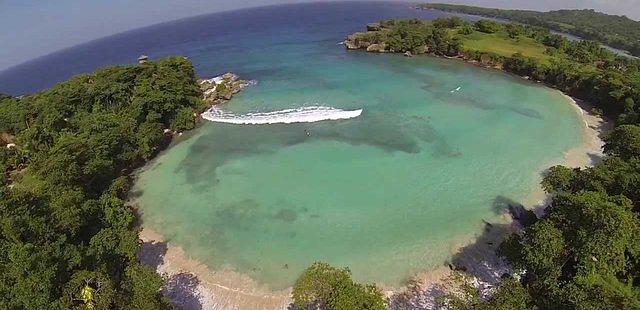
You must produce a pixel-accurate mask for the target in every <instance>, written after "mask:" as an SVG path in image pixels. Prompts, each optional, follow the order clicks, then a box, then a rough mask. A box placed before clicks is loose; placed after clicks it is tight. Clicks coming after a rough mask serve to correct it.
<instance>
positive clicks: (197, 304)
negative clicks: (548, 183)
mask: <svg viewBox="0 0 640 310" xmlns="http://www.w3.org/2000/svg"><path fill="white" fill-rule="evenodd" d="M467 63H469V62H467ZM470 64H473V63H470ZM500 71H501V72H504V71H503V70H500ZM507 74H508V73H507ZM547 87H548V86H547ZM551 89H553V88H551ZM553 90H554V91H558V90H556V89H553ZM558 92H560V91H558ZM560 93H561V92H560ZM561 94H562V96H564V97H565V99H566V100H567V102H568V103H569V104H571V106H572V107H573V108H574V110H575V112H576V114H577V115H578V117H579V119H580V120H581V121H582V126H581V127H582V143H581V144H579V145H577V146H576V147H573V148H571V149H569V150H568V151H567V152H565V154H564V156H563V158H561V159H558V160H555V161H552V162H550V163H545V164H544V165H543V166H541V167H540V169H539V171H541V172H542V171H545V170H546V169H547V168H548V167H551V166H553V165H565V166H569V167H587V166H591V165H593V164H595V163H596V162H597V161H598V159H599V158H601V157H602V156H603V153H602V146H603V144H604V142H603V141H602V139H601V136H602V134H604V133H606V132H607V131H608V130H610V129H611V128H612V122H611V121H608V120H606V119H605V118H604V117H602V116H599V115H596V114H594V113H592V105H590V104H589V103H587V102H584V101H582V100H579V99H576V98H573V97H570V96H568V95H566V94H564V93H561ZM521 202H522V204H523V205H524V206H525V207H526V208H527V209H535V210H543V209H544V208H545V207H546V206H547V205H548V195H547V194H546V193H544V191H543V190H542V188H541V187H540V186H539V185H537V186H536V188H534V189H533V190H532V192H531V193H530V194H528V195H527V196H525V197H524V198H523V199H522V200H521ZM140 226H141V228H142V230H141V232H140V236H139V238H140V239H141V240H142V242H143V243H142V246H141V248H140V253H139V256H140V260H141V261H142V262H143V263H145V264H147V265H149V266H151V267H152V268H154V269H155V270H156V272H158V273H160V274H163V275H165V276H166V277H167V278H168V282H167V285H166V286H165V289H164V290H163V293H164V294H165V296H167V297H169V298H170V299H171V300H172V303H173V304H174V305H175V306H177V307H179V308H180V309H187V310H190V309H287V307H288V306H289V305H290V303H291V302H292V301H291V288H287V289H284V290H281V291H271V290H269V289H267V288H264V287H261V286H260V285H258V283H257V282H256V281H255V280H253V279H251V278H250V277H249V276H247V275H244V274H242V273H239V272H236V271H233V270H231V269H222V270H212V269H210V268H209V267H207V266H206V265H204V264H203V263H201V262H199V261H197V260H194V259H192V258H190V257H189V256H188V254H187V253H186V252H185V251H184V250H183V249H182V248H181V247H179V246H177V245H172V244H171V243H170V241H169V242H167V240H166V239H165V238H164V237H163V236H162V235H160V234H158V233H157V232H155V231H154V230H153V229H152V228H150V227H145V226H144V224H141V225H140ZM493 226H499V228H500V229H496V228H491V227H493ZM519 229H521V228H520V227H519V226H518V224H517V223H515V222H513V221H511V218H510V217H509V216H508V215H506V214H505V215H502V216H499V222H497V223H495V224H494V223H492V225H488V226H487V229H485V231H484V233H483V232H479V233H478V234H477V235H475V236H474V237H473V238H471V239H470V240H466V241H463V242H460V243H459V245H458V246H454V247H453V248H455V249H457V250H456V251H457V253H454V256H458V255H460V257H458V258H457V259H458V261H457V262H456V261H455V260H456V259H455V258H454V262H452V263H451V264H450V267H447V266H442V267H440V268H436V269H433V270H429V271H423V272H419V273H417V274H415V275H414V276H412V277H411V278H410V279H409V280H408V281H407V284H405V285H402V286H400V287H391V286H381V285H379V287H380V288H381V290H382V291H383V293H384V294H385V295H386V296H387V297H389V298H390V301H391V302H390V305H389V307H390V308H391V309H402V305H406V302H410V303H411V304H416V303H417V304H422V305H433V304H434V303H435V301H436V298H437V297H438V296H440V295H441V294H442V285H443V283H444V282H445V281H446V280H447V278H448V277H449V276H450V275H451V273H452V267H453V268H457V267H459V266H464V267H462V268H463V269H465V270H466V271H467V273H468V274H469V275H470V276H471V277H472V278H473V279H474V285H475V286H476V287H477V288H479V289H480V290H481V291H482V292H488V291H490V289H491V288H492V287H493V285H494V284H495V283H497V282H498V281H499V280H500V276H501V275H502V274H503V273H505V272H509V271H510V269H509V267H508V265H507V264H506V263H505V262H503V261H502V260H501V259H500V258H498V257H497V256H496V255H495V252H494V248H492V246H488V245H487V244H492V245H493V244H495V245H497V244H499V243H500V241H501V240H502V238H503V236H504V233H505V232H515V231H518V230H519ZM481 239H482V240H481ZM469 247H473V249H472V250H471V251H466V253H463V252H465V249H467V248H469ZM454 266H455V267H454ZM403 302H404V303H403ZM399 306H400V308H398V307H399Z"/></svg>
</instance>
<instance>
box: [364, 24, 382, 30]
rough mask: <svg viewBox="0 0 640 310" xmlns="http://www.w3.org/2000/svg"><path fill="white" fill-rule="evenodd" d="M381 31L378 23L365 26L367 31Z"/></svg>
mask: <svg viewBox="0 0 640 310" xmlns="http://www.w3.org/2000/svg"><path fill="white" fill-rule="evenodd" d="M380 30H382V26H381V25H380V23H371V24H367V31H380Z"/></svg>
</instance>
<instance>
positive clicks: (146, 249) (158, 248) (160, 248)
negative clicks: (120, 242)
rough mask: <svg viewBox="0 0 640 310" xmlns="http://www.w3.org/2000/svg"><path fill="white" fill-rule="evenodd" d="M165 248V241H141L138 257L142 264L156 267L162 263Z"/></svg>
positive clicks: (165, 251)
mask: <svg viewBox="0 0 640 310" xmlns="http://www.w3.org/2000/svg"><path fill="white" fill-rule="evenodd" d="M167 249H168V247H167V243H166V242H156V241H150V242H143V243H142V244H141V245H140V250H139V251H138V258H139V259H140V262H142V263H143V264H145V265H147V266H149V267H151V268H153V269H157V268H158V267H159V266H160V265H162V264H163V263H164V255H165V254H166V253H167Z"/></svg>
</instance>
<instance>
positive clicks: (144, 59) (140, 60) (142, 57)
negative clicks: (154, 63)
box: [138, 55, 149, 64]
mask: <svg viewBox="0 0 640 310" xmlns="http://www.w3.org/2000/svg"><path fill="white" fill-rule="evenodd" d="M147 61H149V56H147V55H140V57H138V63H139V64H143V63H146V62H147Z"/></svg>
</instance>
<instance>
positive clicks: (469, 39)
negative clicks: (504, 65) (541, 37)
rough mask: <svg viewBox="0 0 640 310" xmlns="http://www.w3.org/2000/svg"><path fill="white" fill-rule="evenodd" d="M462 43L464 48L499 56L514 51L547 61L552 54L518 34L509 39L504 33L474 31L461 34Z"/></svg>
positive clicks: (507, 54)
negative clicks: (468, 33) (514, 37)
mask: <svg viewBox="0 0 640 310" xmlns="http://www.w3.org/2000/svg"><path fill="white" fill-rule="evenodd" d="M461 38H462V45H463V48H464V49H466V50H474V51H479V52H493V53H496V54H498V55H501V56H505V57H510V56H512V55H513V54H515V53H520V54H522V55H524V56H527V57H531V58H536V59H539V60H542V61H548V60H549V59H551V58H552V56H550V55H547V54H545V53H544V52H545V50H546V47H545V46H544V45H542V44H540V43H538V42H536V41H535V40H534V39H531V38H527V37H524V36H520V37H519V38H517V39H511V38H509V37H508V36H507V34H506V33H494V34H488V33H482V32H478V31H475V32H474V33H472V34H470V35H462V36H461Z"/></svg>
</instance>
